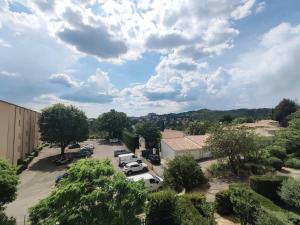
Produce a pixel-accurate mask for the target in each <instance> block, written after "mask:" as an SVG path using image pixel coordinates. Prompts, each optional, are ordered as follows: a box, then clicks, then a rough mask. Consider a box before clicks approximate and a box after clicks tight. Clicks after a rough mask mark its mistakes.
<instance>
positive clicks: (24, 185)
mask: <svg viewBox="0 0 300 225" xmlns="http://www.w3.org/2000/svg"><path fill="white" fill-rule="evenodd" d="M86 143H93V144H94V146H95V149H94V155H93V158H96V159H105V158H107V159H110V160H111V161H112V163H113V165H114V166H115V168H119V167H118V164H117V159H116V158H114V156H113V151H114V150H117V149H120V148H124V146H123V145H122V144H114V145H110V144H107V143H105V142H100V143H98V142H96V141H86ZM74 151H78V149H74V150H66V153H67V154H68V153H70V152H74ZM59 154H60V150H59V149H58V148H48V147H46V148H44V149H43V150H42V151H41V152H40V154H39V156H38V157H36V158H34V159H33V161H32V162H31V163H30V165H29V167H28V169H27V170H25V171H23V173H22V174H21V175H20V183H19V186H18V193H17V199H16V200H15V201H14V202H12V203H10V204H8V205H7V208H6V213H7V215H8V216H13V217H15V218H16V220H17V225H24V224H28V223H24V218H25V220H27V219H28V218H27V217H28V209H29V208H30V207H32V206H34V205H36V204H37V203H38V202H39V200H41V199H43V198H45V197H47V196H48V195H49V194H50V193H51V192H52V191H53V190H54V189H55V177H56V176H58V175H62V174H64V173H65V170H66V167H67V166H66V165H63V166H55V164H54V163H53V160H54V159H55V158H57V157H58V155H59Z"/></svg>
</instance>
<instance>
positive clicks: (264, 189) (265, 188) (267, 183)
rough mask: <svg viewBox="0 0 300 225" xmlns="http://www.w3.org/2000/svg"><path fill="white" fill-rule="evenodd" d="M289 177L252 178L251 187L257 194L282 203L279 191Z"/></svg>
mask: <svg viewBox="0 0 300 225" xmlns="http://www.w3.org/2000/svg"><path fill="white" fill-rule="evenodd" d="M286 179H287V177H284V176H267V175H262V176H251V177H250V187H251V188H252V189H253V190H254V191H256V192H257V193H259V194H261V195H263V196H265V197H267V198H269V199H271V200H273V201H275V202H279V201H280V196H279V195H278V191H279V190H280V187H281V184H282V182H283V181H284V180H286Z"/></svg>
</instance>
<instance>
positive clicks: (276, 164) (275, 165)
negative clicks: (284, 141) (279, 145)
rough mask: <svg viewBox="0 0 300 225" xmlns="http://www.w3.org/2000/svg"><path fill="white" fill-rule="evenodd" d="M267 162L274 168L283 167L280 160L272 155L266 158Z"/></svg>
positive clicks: (279, 168)
mask: <svg viewBox="0 0 300 225" xmlns="http://www.w3.org/2000/svg"><path fill="white" fill-rule="evenodd" d="M267 163H268V165H270V166H272V167H273V168H274V169H276V170H281V168H282V167H283V162H282V160H281V159H279V158H277V157H274V156H272V157H270V158H268V159H267Z"/></svg>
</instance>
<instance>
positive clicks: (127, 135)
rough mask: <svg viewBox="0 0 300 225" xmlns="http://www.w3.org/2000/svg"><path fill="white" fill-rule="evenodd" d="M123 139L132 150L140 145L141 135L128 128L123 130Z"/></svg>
mask: <svg viewBox="0 0 300 225" xmlns="http://www.w3.org/2000/svg"><path fill="white" fill-rule="evenodd" d="M122 141H123V143H124V144H125V145H126V146H127V148H129V149H130V150H131V151H132V152H134V151H135V149H137V148H138V147H139V137H138V136H136V135H135V134H133V133H131V132H129V131H127V130H123V132H122Z"/></svg>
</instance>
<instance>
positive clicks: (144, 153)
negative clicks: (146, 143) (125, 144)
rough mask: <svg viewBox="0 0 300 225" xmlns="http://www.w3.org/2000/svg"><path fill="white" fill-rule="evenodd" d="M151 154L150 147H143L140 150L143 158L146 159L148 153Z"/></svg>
mask: <svg viewBox="0 0 300 225" xmlns="http://www.w3.org/2000/svg"><path fill="white" fill-rule="evenodd" d="M152 154H153V150H152V149H145V150H142V157H144V158H145V159H148V158H149V156H150V155H152Z"/></svg>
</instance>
